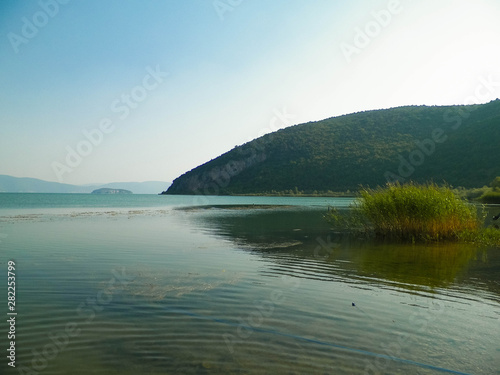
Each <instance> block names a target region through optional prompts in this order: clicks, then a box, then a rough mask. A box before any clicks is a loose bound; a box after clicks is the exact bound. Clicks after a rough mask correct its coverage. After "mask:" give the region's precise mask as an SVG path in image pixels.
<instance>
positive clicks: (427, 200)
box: [326, 183, 500, 246]
mask: <svg viewBox="0 0 500 375" xmlns="http://www.w3.org/2000/svg"><path fill="white" fill-rule="evenodd" d="M326 219H327V220H328V221H329V222H330V223H331V224H332V225H333V226H334V227H335V228H340V229H342V230H356V231H360V230H362V231H363V232H364V233H365V234H373V235H375V237H379V238H384V239H387V238H389V239H396V240H401V241H409V242H415V241H463V242H470V243H477V244H480V245H488V246H499V245H500V230H498V229H495V228H482V227H483V223H484V219H485V215H484V212H483V214H482V215H481V216H479V215H478V209H477V207H476V206H475V205H473V204H471V203H468V202H467V201H464V200H462V199H460V198H459V197H458V196H457V195H456V194H455V192H454V191H453V190H452V189H451V188H449V187H440V186H438V185H436V184H426V185H417V184H414V183H410V184H404V185H401V184H399V183H396V184H388V185H387V186H386V187H385V188H381V187H379V188H377V189H363V190H361V192H360V197H359V198H357V199H356V201H355V203H354V205H353V207H352V209H351V210H350V211H348V212H346V213H343V214H342V213H339V212H338V211H336V210H333V211H331V212H329V214H328V215H326Z"/></svg>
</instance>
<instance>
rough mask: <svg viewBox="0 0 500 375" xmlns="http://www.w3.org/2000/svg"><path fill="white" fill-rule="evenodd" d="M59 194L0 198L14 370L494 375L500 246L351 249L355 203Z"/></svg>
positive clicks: (0, 245) (499, 347) (499, 343)
mask: <svg viewBox="0 0 500 375" xmlns="http://www.w3.org/2000/svg"><path fill="white" fill-rule="evenodd" d="M58 196H59V195H58V194H54V195H52V194H47V195H45V194H40V195H38V194H37V195H34V194H33V195H32V194H24V195H23V194H21V195H10V197H8V194H0V235H2V237H1V238H0V240H1V242H0V249H1V252H0V267H2V268H3V269H4V270H3V271H1V272H4V273H5V275H6V274H7V264H6V263H7V261H8V260H11V259H12V260H14V261H15V262H16V282H17V284H16V286H17V290H16V297H17V300H16V308H17V310H16V311H17V312H18V316H17V325H16V365H17V369H18V370H19V368H20V367H21V368H25V369H30V370H33V371H34V372H35V373H37V374H38V373H43V374H69V373H71V374H89V373H93V374H129V373H130V374H138V373H139V374H226V373H234V374H238V373H242V374H258V373H276V374H373V373H382V374H403V373H405V374H408V373H409V374H431V373H440V372H447V373H450V371H452V372H451V373H469V374H495V373H500V372H499V370H498V369H499V368H500V340H499V339H498V333H499V327H500V324H499V322H500V321H499V320H500V283H499V281H500V251H498V250H496V249H478V248H475V247H471V246H466V245H456V244H451V245H432V246H430V245H427V246H423V245H414V246H412V245H394V244H382V243H373V242H370V241H366V240H363V239H359V240H356V239H352V238H351V239H347V238H344V237H343V236H342V235H341V234H339V233H335V232H333V231H331V230H330V229H329V227H328V225H327V224H326V223H325V222H324V220H323V219H322V215H323V214H324V212H325V211H326V210H327V206H328V205H331V206H337V207H346V206H347V205H348V204H349V202H350V200H349V199H333V198H303V199H302V198H271V197H164V196H126V197H125V196H120V197H119V198H116V197H117V196H108V197H105V196H98V197H97V196H90V195H73V196H71V195H69V196H68V195H61V196H59V197H58ZM89 197H90V198H89ZM123 197H125V198H123ZM72 199H73V200H72ZM13 200H14V201H15V202H17V203H12V201H13ZM6 202H10V203H6ZM254 204H255V206H253V205H254ZM202 205H210V207H209V208H206V207H205V208H203V207H199V206H202ZM224 205H231V207H230V209H224V208H221V206H224ZM249 205H250V206H249ZM262 205H281V207H274V208H270V207H264V206H262ZM193 206H196V207H194V208H193ZM214 206H215V207H214ZM5 311H6V302H5ZM0 329H1V330H2V331H3V332H6V331H7V325H6V323H5V321H4V322H3V325H2V326H0ZM5 336H6V335H5V334H4V335H2V340H1V342H2V346H3V347H5V349H7V348H8V345H7V338H6V337H5ZM5 361H6V362H7V360H6V359H5ZM6 362H5V363H4V364H2V365H0V366H1V367H0V368H2V371H1V373H4V372H3V370H5V369H7V371H8V372H7V373H14V372H15V371H10V370H11V369H10V368H9V367H8V366H7V364H6Z"/></svg>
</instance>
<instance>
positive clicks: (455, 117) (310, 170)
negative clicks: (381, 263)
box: [164, 99, 500, 195]
mask: <svg viewBox="0 0 500 375" xmlns="http://www.w3.org/2000/svg"><path fill="white" fill-rule="evenodd" d="M499 141H500V100H498V99H497V100H495V101H492V102H490V103H487V104H482V105H467V106H432V107H428V106H408V107H399V108H391V109H385V110H376V111H366V112H359V113H354V114H350V115H344V116H339V117H333V118H329V119H326V120H322V121H317V122H310V123H306V124H300V125H295V126H291V127H288V128H285V129H281V130H278V131H277V132H274V133H270V134H266V135H264V136H262V137H260V138H258V139H255V140H253V141H251V142H248V143H246V144H244V145H242V146H238V147H235V148H234V149H232V150H231V151H229V152H227V153H225V154H223V155H221V156H219V157H218V158H216V159H213V160H211V161H209V162H207V163H205V164H203V165H200V166H199V167H197V168H194V169H193V170H191V171H189V172H187V173H185V174H183V175H182V176H180V177H178V178H176V179H175V180H174V182H173V183H172V185H171V186H170V187H169V189H168V190H167V191H166V192H164V193H165V194H216V195H217V194H249V193H251V194H259V193H273V192H288V191H295V192H297V191H303V192H304V193H314V192H315V191H317V192H326V191H329V190H331V191H346V190H348V189H350V190H356V189H358V188H359V186H360V185H361V184H362V185H364V186H371V187H375V186H377V185H384V184H385V183H386V182H387V181H401V182H404V181H410V180H411V181H415V182H425V181H429V180H433V181H434V182H437V183H441V182H443V181H446V182H447V183H449V184H451V185H453V186H464V187H476V186H483V185H487V184H488V183H489V182H490V181H492V180H493V179H494V178H495V177H496V176H499V175H500V163H499V159H500V153H499Z"/></svg>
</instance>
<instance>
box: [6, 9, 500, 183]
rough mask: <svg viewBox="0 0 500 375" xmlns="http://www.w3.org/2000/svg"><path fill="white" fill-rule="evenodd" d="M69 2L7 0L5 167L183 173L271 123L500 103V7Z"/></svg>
mask: <svg viewBox="0 0 500 375" xmlns="http://www.w3.org/2000/svg"><path fill="white" fill-rule="evenodd" d="M60 1H61V3H64V4H61V3H59V2H58V1H56V0H41V1H23V2H21V1H14V0H3V1H2V2H1V4H0V56H1V59H0V174H9V175H13V176H17V177H35V178H41V179H45V180H50V181H61V182H65V183H74V184H86V183H95V182H102V183H105V182H112V181H147V180H162V181H172V180H173V179H174V178H176V177H177V176H179V175H180V174H182V173H184V172H186V171H188V170H190V169H192V168H194V167H196V166H198V165H199V164H202V163H204V162H206V161H208V160H210V159H212V158H215V157H217V156H219V155H220V154H222V153H224V152H226V151H228V150H230V149H232V148H233V147H235V146H236V145H240V144H242V143H244V142H246V141H249V140H251V139H253V138H256V137H258V136H259V135H261V134H263V133H265V132H266V131H269V130H266V129H269V128H270V127H271V124H272V125H273V126H272V128H273V129H276V128H278V127H284V126H289V125H292V124H297V123H303V122H308V121H314V120H320V119H324V118H327V117H332V116H337V115H341V114H346V113H352V112H357V111H363V110H369V109H378V108H389V107H395V106H401V105H410V104H417V105H420V104H426V105H442V104H463V103H464V102H465V101H466V100H468V98H469V99H470V97H471V96H474V95H476V94H475V93H476V91H477V88H478V86H479V85H481V84H483V85H484V83H481V82H484V80H488V79H489V82H490V85H489V86H488V87H489V91H488V88H483V89H482V90H480V93H481V95H480V98H479V99H478V101H480V102H487V101H490V100H492V99H495V98H496V97H498V96H500V93H499V92H500V87H499V85H500V84H496V85H495V82H500V44H499V43H500V26H499V22H498V20H499V19H500V1H497V0H474V1H472V0H467V1H462V0H421V1H409V0H401V1H399V2H398V1H397V0H392V1H377V0H371V1H362V0H358V1H356V0H350V1H347V0H345V1H335V0H215V1H214V0H175V1H174V0H162V1H138V0H137V1H131V0H129V1H121V0H106V1H97V0H87V1H82V0H80V1H79V0H72V1H68V0H65V1H63V0H60ZM360 30H361V32H362V33H363V35H362V36H360V34H359V31H360ZM368 34H371V35H368ZM277 113H285V117H283V115H281V116H280V115H277ZM283 118H284V120H283ZM100 126H101V129H100ZM104 131H106V132H104ZM85 134H87V136H86V135H85ZM88 134H91V136H89V135H88ZM99 134H100V135H99ZM89 137H90V138H91V140H89V139H88V138H89ZM92 137H93V138H92ZM91 142H94V144H92V143H91ZM89 145H90V147H89ZM75 154H76V156H75Z"/></svg>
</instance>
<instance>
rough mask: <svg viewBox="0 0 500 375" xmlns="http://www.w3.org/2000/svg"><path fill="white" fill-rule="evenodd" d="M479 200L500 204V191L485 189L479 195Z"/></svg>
mask: <svg viewBox="0 0 500 375" xmlns="http://www.w3.org/2000/svg"><path fill="white" fill-rule="evenodd" d="M480 200H481V201H482V202H484V203H488V204H500V191H487V192H486V193H484V194H483V195H481V197H480Z"/></svg>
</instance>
